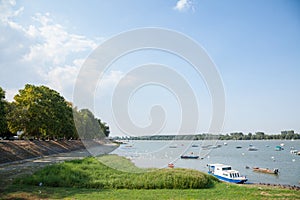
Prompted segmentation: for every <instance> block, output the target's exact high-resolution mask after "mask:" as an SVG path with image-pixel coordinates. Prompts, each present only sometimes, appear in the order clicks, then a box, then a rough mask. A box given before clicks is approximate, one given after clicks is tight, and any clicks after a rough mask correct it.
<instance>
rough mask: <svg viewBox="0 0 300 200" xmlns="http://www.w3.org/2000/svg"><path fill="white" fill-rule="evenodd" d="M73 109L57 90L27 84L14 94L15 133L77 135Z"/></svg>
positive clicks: (11, 126)
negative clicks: (75, 133)
mask: <svg viewBox="0 0 300 200" xmlns="http://www.w3.org/2000/svg"><path fill="white" fill-rule="evenodd" d="M71 116H72V108H71V107H70V106H68V104H67V102H66V101H65V99H64V98H63V97H62V96H61V95H60V94H59V93H58V92H56V91H55V90H52V89H50V88H48V87H46V86H34V85H29V84H27V85H26V86H25V88H24V89H22V90H19V94H17V95H16V96H15V97H14V102H12V103H11V106H10V109H9V113H8V125H9V129H10V130H11V131H12V132H16V131H23V132H24V134H23V136H25V137H35V138H53V139H55V138H63V137H65V136H71V135H74V130H75V128H74V125H73V128H72V121H71V119H72V117H71Z"/></svg>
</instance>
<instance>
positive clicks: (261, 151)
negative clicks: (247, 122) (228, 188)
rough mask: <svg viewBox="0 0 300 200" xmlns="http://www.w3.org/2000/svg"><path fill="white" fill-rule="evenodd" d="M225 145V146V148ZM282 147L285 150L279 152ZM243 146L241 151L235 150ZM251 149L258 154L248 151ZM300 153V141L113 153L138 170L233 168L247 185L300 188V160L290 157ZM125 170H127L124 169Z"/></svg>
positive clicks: (141, 146)
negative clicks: (214, 165)
mask: <svg viewBox="0 0 300 200" xmlns="http://www.w3.org/2000/svg"><path fill="white" fill-rule="evenodd" d="M224 143H225V144H224ZM218 145H219V147H217V146H218ZM277 145H282V146H283V148H284V150H281V151H276V150H275V147H276V146H277ZM237 146H240V147H241V148H236V147H237ZM250 146H252V147H255V148H257V149H258V150H257V151H249V150H248V148H249V147H250ZM291 149H298V150H300V140H295V141H291V140H255V141H253V140H252V141H251V140H247V141H232V140H230V141H128V143H127V144H122V145H120V147H119V148H118V149H116V150H115V151H113V152H112V154H117V155H120V156H125V157H127V158H129V159H130V160H132V162H134V163H135V165H136V166H138V167H143V168H152V167H155V168H166V167H167V166H168V163H173V164H174V165H175V168H176V167H178V168H191V169H196V170H199V171H202V172H207V167H206V165H207V164H209V163H210V164H212V163H222V164H228V165H231V166H232V168H233V169H236V170H238V171H240V173H241V174H242V175H246V176H247V178H248V181H247V183H272V184H288V185H298V186H299V185H300V183H299V181H300V156H299V155H295V154H292V153H290V150H291ZM181 155H199V156H200V158H199V159H181V158H180V156H181ZM252 167H262V168H269V169H274V168H278V169H279V174H278V175H273V174H263V173H257V172H253V171H252ZM122 170H124V169H122Z"/></svg>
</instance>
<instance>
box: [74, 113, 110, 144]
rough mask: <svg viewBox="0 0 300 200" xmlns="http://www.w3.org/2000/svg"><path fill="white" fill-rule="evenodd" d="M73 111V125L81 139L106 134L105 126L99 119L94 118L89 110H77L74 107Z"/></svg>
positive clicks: (101, 136)
mask: <svg viewBox="0 0 300 200" xmlns="http://www.w3.org/2000/svg"><path fill="white" fill-rule="evenodd" d="M73 113H74V121H75V125H76V128H77V131H78V134H79V136H80V138H81V139H103V138H104V137H105V136H108V134H107V130H108V128H107V126H106V125H105V124H104V123H101V120H100V119H97V118H95V116H94V114H93V113H92V112H91V111H90V110H88V109H82V110H80V111H77V110H76V109H74V110H73ZM106 134H107V135H106Z"/></svg>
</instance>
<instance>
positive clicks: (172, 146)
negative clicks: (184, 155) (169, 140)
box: [169, 145, 178, 148]
mask: <svg viewBox="0 0 300 200" xmlns="http://www.w3.org/2000/svg"><path fill="white" fill-rule="evenodd" d="M177 147H178V146H177V145H171V146H169V148H177Z"/></svg>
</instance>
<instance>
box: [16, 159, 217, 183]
mask: <svg viewBox="0 0 300 200" xmlns="http://www.w3.org/2000/svg"><path fill="white" fill-rule="evenodd" d="M112 159H116V157H113V158H112ZM121 162H123V163H124V165H128V163H127V162H130V161H128V160H126V159H125V160H124V159H123V160H121ZM136 170H137V171H140V170H139V169H138V168H136ZM17 182H18V183H22V184H30V185H38V184H39V183H40V182H42V183H43V185H45V186H53V187H80V188H98V189H199V188H210V187H213V185H214V183H215V182H217V180H216V179H215V178H214V177H212V176H210V175H207V174H204V173H202V172H199V171H196V170H190V169H158V170H153V171H150V172H147V173H130V172H122V171H118V170H116V169H114V168H111V167H108V166H106V165H104V164H102V163H101V162H99V161H98V160H97V159H96V158H91V157H90V158H85V159H83V160H73V161H68V162H65V163H60V164H56V165H52V166H48V167H46V168H44V169H42V170H40V171H38V172H36V173H35V174H34V175H32V176H31V177H26V178H23V179H19V180H18V181H17Z"/></svg>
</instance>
